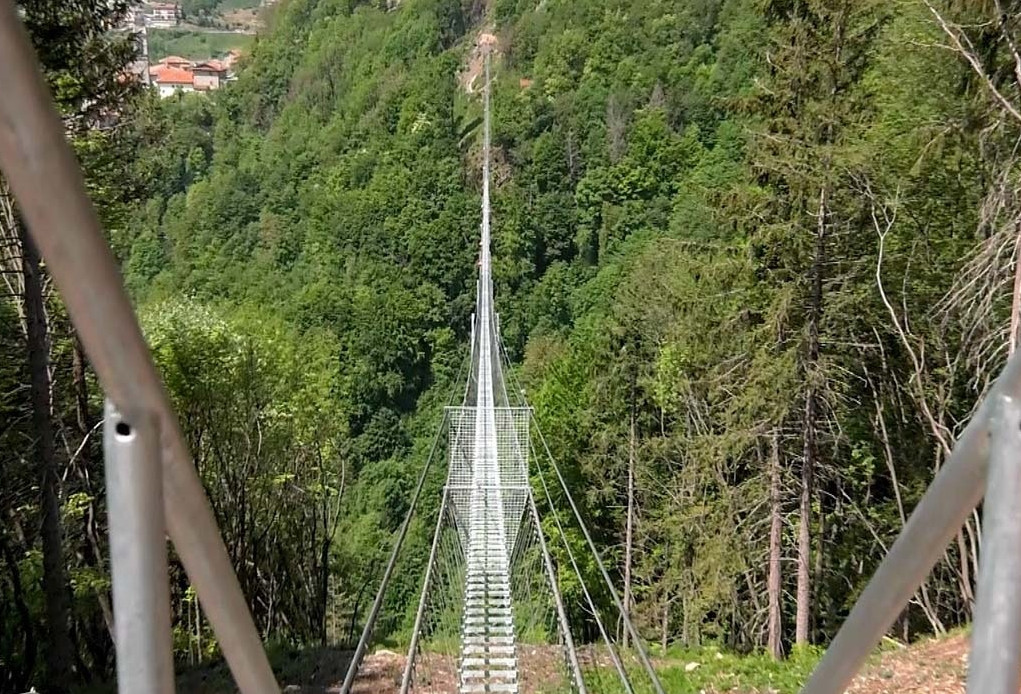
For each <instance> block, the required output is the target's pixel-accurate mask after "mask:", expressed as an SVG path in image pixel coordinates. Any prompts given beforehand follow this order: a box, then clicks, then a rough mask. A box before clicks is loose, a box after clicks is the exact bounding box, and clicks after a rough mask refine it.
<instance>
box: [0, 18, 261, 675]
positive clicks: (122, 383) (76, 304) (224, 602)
mask: <svg viewBox="0 0 1021 694" xmlns="http://www.w3.org/2000/svg"><path fill="white" fill-rule="evenodd" d="M0 94H2V95H3V97H2V98H0V169H2V171H3V175H4V177H5V178H6V179H7V181H8V182H9V183H10V186H11V190H12V191H13V192H14V195H15V197H16V199H17V202H18V209H19V211H20V212H21V215H22V218H23V219H24V220H25V223H26V225H27V227H28V230H29V232H30V233H31V234H32V238H33V239H34V240H35V242H36V244H37V246H38V247H39V250H40V252H41V253H42V255H43V257H44V259H45V261H46V266H47V269H48V270H49V271H50V273H51V274H52V276H53V279H54V280H55V282H56V284H57V287H58V288H59V289H60V293H61V296H62V297H63V299H64V303H65V304H66V306H67V309H68V313H69V314H70V316H71V320H72V321H73V322H74V325H75V327H76V328H77V330H78V334H79V336H80V337H81V340H82V344H83V345H84V347H85V351H86V353H87V354H88V356H89V361H90V362H91V363H92V366H93V368H94V369H95V371H96V375H97V376H98V377H99V381H100V384H101V385H102V386H103V389H104V390H105V391H106V394H107V396H108V397H109V398H110V400H112V401H113V402H114V403H115V404H116V405H117V406H118V407H121V408H130V409H131V410H132V411H136V410H138V411H146V412H153V413H154V414H155V415H156V416H157V418H158V420H159V430H160V438H161V440H160V445H161V449H162V462H163V500H164V508H165V512H166V521H167V529H168V531H169V534H170V537H171V539H172V540H173V542H174V547H175V549H176V550H177V555H178V556H179V557H180V558H181V562H182V564H184V568H185V570H186V571H187V572H188V577H189V579H190V580H191V582H192V584H193V585H194V586H195V589H196V591H197V592H198V595H199V597H200V598H201V599H202V602H203V604H204V605H205V606H206V616H207V617H208V618H209V621H210V623H211V624H212V626H213V629H214V631H215V632H216V635H217V637H218V639H219V643H220V647H221V648H222V649H223V654H224V657H225V658H226V660H227V663H228V665H229V666H230V669H231V672H232V673H233V675H234V679H235V681H236V682H237V684H238V687H239V688H240V690H241V691H242V692H243V693H244V694H270V693H271V692H279V687H278V686H277V683H276V680H275V679H274V677H273V672H272V671H271V670H270V667H269V661H268V660H267V659H266V654H265V652H264V651H263V649H262V643H261V641H260V639H259V635H258V633H257V632H256V630H255V624H254V623H253V621H252V617H251V614H250V613H249V611H248V605H247V604H246V603H245V599H244V596H243V595H242V593H241V587H240V586H239V584H238V581H237V577H236V576H235V575H234V571H233V568H232V567H231V564H230V560H229V558H228V557H227V552H226V549H225V548H224V546H223V541H222V539H221V538H220V534H219V530H218V528H217V527H216V521H215V519H214V518H213V512H212V509H211V508H210V507H209V502H208V500H207V499H206V495H205V490H204V489H203V488H202V484H201V482H200V481H199V478H198V475H197V474H196V472H195V467H194V465H193V464H192V460H191V455H190V454H189V452H188V449H187V446H186V445H185V443H184V438H183V436H182V435H181V431H180V428H179V427H178V423H177V418H176V417H175V416H174V413H173V411H172V409H171V407H170V401H169V399H168V397H167V395H166V392H165V391H164V389H163V385H162V383H161V382H160V379H159V376H158V375H157V373H156V369H155V367H154V366H153V363H152V358H151V356H150V354H149V349H148V347H147V346H146V344H145V340H144V339H143V338H142V333H141V330H140V329H139V327H138V322H137V321H136V320H135V314H134V311H133V310H132V307H131V303H130V302H129V301H128V297H127V294H126V293H125V291H124V287H123V284H122V282H121V278H120V273H119V272H118V269H117V264H116V262H115V261H114V258H113V254H112V253H111V252H110V249H109V248H108V246H107V244H106V240H105V239H104V237H103V233H102V230H101V229H100V225H99V220H98V218H97V217H96V212H95V210H94V209H93V208H92V204H91V202H90V201H89V198H88V196H87V195H86V193H85V187H84V185H83V183H82V177H81V172H80V171H79V169H78V162H77V161H76V160H75V157H74V154H73V153H72V152H71V148H70V147H69V146H68V143H67V141H66V140H65V139H64V130H63V125H62V123H61V121H60V118H59V116H58V115H57V113H56V111H55V110H54V108H53V103H52V100H51V99H50V95H49V93H48V90H47V88H46V84H45V81H44V80H43V77H42V74H41V73H40V72H39V67H38V65H37V63H36V60H35V56H34V53H33V51H32V46H31V44H30V43H29V40H28V36H27V35H26V34H25V31H24V28H23V27H22V26H21V22H20V20H19V19H18V16H17V12H16V10H15V8H14V5H13V3H11V2H10V1H9V0H0Z"/></svg>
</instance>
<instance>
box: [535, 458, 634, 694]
mask: <svg viewBox="0 0 1021 694" xmlns="http://www.w3.org/2000/svg"><path fill="white" fill-rule="evenodd" d="M534 452H535V451H534V448H533V453H534ZM535 467H536V471H537V472H538V473H539V481H540V482H541V483H542V489H543V491H544V492H545V494H546V501H547V503H549V505H550V513H552V515H553V521H554V522H555V523H556V524H557V530H558V531H559V533H560V538H561V541H562V542H563V545H564V549H565V550H567V558H568V559H569V560H570V562H571V566H572V567H574V573H575V575H576V576H577V577H578V583H579V584H580V585H581V590H582V593H583V594H584V596H585V601H586V602H587V603H588V606H589V609H590V610H592V617H593V618H594V619H595V620H596V627H597V628H598V629H599V634H600V636H601V637H602V639H603V643H605V644H606V649H607V651H608V652H609V654H610V659H611V660H612V661H613V666H614V667H615V668H616V669H617V674H619V675H620V680H621V683H623V685H624V688H625V689H626V690H627V692H628V694H634V692H635V690H634V687H633V686H632V685H631V680H630V678H629V677H628V674H627V670H625V668H624V664H623V663H622V662H621V660H620V656H619V654H618V653H617V649H616V648H615V647H614V645H613V642H612V641H611V640H610V636H609V634H608V633H607V631H606V627H605V625H604V624H603V620H602V618H601V617H600V612H599V608H598V607H597V606H596V603H595V601H594V600H593V599H592V594H591V593H589V589H588V585H587V584H586V583H585V578H584V577H583V576H582V574H581V568H580V567H579V566H578V562H577V561H576V560H575V557H574V551H573V550H572V549H571V545H570V543H569V542H568V541H567V534H566V533H565V532H564V526H563V525H561V523H560V514H559V513H557V510H556V505H555V504H554V503H553V495H552V494H551V493H550V490H549V486H548V485H547V484H546V476H545V475H543V473H542V470H541V469H540V468H539V465H538V463H536V466H535Z"/></svg>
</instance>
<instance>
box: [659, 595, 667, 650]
mask: <svg viewBox="0 0 1021 694" xmlns="http://www.w3.org/2000/svg"><path fill="white" fill-rule="evenodd" d="M669 629H670V600H669V599H668V598H667V597H666V596H665V595H664V597H663V617H662V621H661V622H660V629H659V645H660V647H661V648H662V649H663V653H664V654H666V644H667V636H668V635H669V633H668V632H669Z"/></svg>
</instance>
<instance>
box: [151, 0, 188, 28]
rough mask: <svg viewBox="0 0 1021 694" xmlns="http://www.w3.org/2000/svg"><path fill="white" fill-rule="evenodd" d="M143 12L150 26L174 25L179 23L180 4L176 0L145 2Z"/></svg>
mask: <svg viewBox="0 0 1021 694" xmlns="http://www.w3.org/2000/svg"><path fill="white" fill-rule="evenodd" d="M143 12H144V14H145V19H146V23H147V24H148V25H149V26H151V27H175V26H177V25H178V24H180V23H181V6H180V5H178V4H177V3H176V2H154V3H147V4H146V5H144V9H143Z"/></svg>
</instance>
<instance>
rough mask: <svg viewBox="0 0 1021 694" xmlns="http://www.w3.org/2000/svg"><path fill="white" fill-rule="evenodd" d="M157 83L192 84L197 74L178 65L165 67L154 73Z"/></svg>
mask: <svg viewBox="0 0 1021 694" xmlns="http://www.w3.org/2000/svg"><path fill="white" fill-rule="evenodd" d="M154 79H155V80H156V82H157V84H192V83H194V81H195V75H193V74H192V73H191V71H190V70H182V69H181V68H177V67H165V68H163V69H162V70H160V71H159V72H157V73H156V74H155V75H154Z"/></svg>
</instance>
